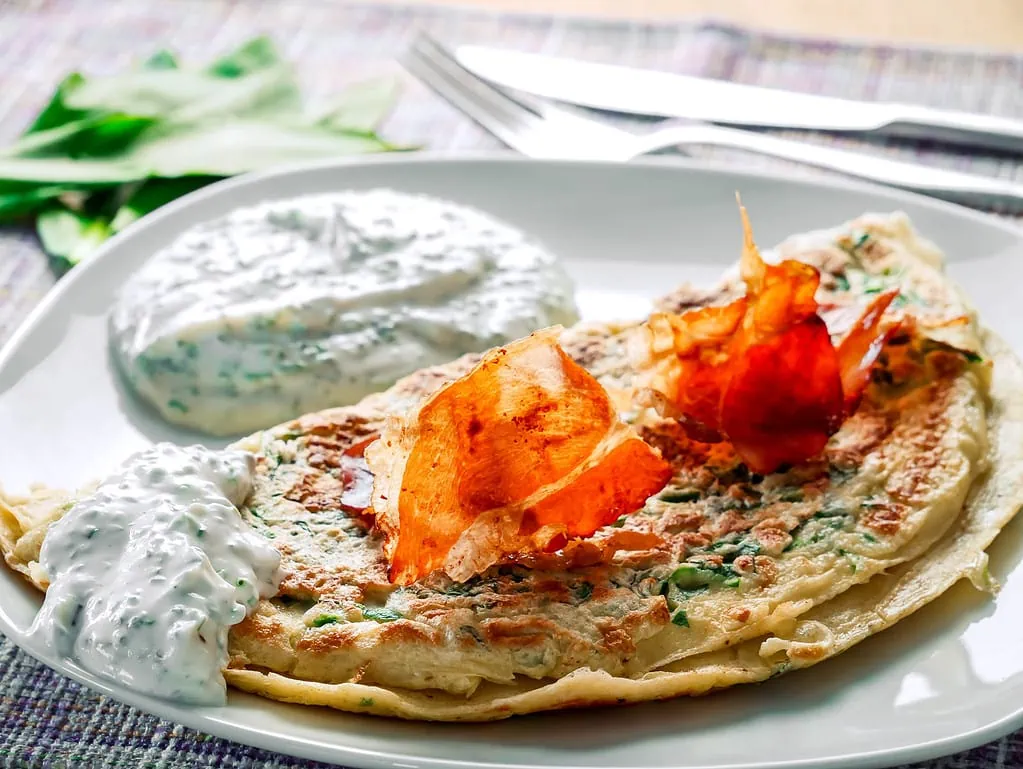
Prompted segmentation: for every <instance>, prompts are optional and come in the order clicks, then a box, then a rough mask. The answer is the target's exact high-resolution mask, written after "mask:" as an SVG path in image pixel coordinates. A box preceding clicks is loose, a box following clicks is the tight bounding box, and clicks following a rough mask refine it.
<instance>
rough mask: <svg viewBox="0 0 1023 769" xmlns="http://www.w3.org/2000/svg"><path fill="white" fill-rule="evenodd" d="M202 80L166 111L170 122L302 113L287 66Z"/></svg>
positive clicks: (299, 95) (298, 93)
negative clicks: (193, 91) (180, 100)
mask: <svg viewBox="0 0 1023 769" xmlns="http://www.w3.org/2000/svg"><path fill="white" fill-rule="evenodd" d="M204 77H206V80H207V82H205V83H201V84H200V83H198V82H195V83H193V84H192V85H193V87H195V88H196V89H197V90H196V92H195V93H194V94H193V95H192V96H190V97H188V99H187V101H186V102H183V103H182V104H181V105H180V106H179V107H178V108H177V109H175V110H174V111H173V112H168V114H167V115H166V117H167V118H168V120H169V121H171V122H173V123H174V124H176V125H180V124H185V123H197V122H199V121H203V120H210V119H216V120H220V119H223V118H224V117H229V116H235V117H257V116H258V117H273V118H277V119H282V120H293V119H294V117H295V116H297V115H301V114H302V110H303V108H302V93H301V91H300V90H299V87H298V83H297V82H296V80H295V76H294V73H293V72H292V70H291V68H290V67H288V66H287V65H280V66H275V67H272V68H269V69H265V70H261V71H259V72H254V73H253V74H251V75H248V76H246V77H238V78H234V79H232V80H227V81H225V80H218V79H216V78H212V77H209V76H204ZM210 84H213V86H212V87H210ZM198 89H201V92H200V90H198Z"/></svg>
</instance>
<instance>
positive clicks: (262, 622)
mask: <svg viewBox="0 0 1023 769" xmlns="http://www.w3.org/2000/svg"><path fill="white" fill-rule="evenodd" d="M286 631H287V628H286V626H285V624H284V623H283V622H281V620H280V619H279V618H278V617H277V615H276V613H272V612H268V611H258V612H254V613H253V614H250V615H249V616H248V617H246V618H245V619H243V620H242V621H241V622H239V623H238V624H237V625H234V626H232V628H231V635H232V636H241V637H247V638H251V639H254V640H258V641H263V642H272V643H276V642H277V640H278V639H280V638H281V637H282V636H283V635H285V634H286Z"/></svg>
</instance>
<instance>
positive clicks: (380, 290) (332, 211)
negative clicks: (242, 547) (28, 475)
mask: <svg viewBox="0 0 1023 769" xmlns="http://www.w3.org/2000/svg"><path fill="white" fill-rule="evenodd" d="M576 320H578V313H577V310H576V306H575V301H574V298H573V288H572V284H571V281H570V280H569V278H568V276H567V275H566V273H565V272H564V270H563V269H562V267H561V265H560V264H559V263H558V261H557V259H556V258H555V257H554V256H553V255H551V254H550V253H548V252H546V251H545V250H543V249H542V248H540V247H539V246H538V245H536V244H535V243H533V242H532V241H531V240H530V239H528V238H527V237H526V236H525V235H524V234H523V233H522V232H520V231H518V230H516V229H514V228H512V227H510V226H508V225H506V224H503V223H501V222H499V221H497V220H495V219H493V218H491V217H490V216H487V215H486V214H483V213H480V212H478V211H475V210H472V209H469V208H466V207H464V206H460V205H455V204H453V203H448V202H445V201H441V200H436V199H433V198H428V197H423V196H418V195H408V194H403V193H398V192H393V191H389V190H373V191H369V192H342V193H336V194H330V195H318V196H310V197H303V198H297V199H292V200H284V201H276V202H269V203H265V204H262V205H258V206H253V207H249V208H242V209H238V210H236V211H234V212H233V213H231V214H229V215H227V216H224V217H222V218H220V219H216V220H214V221H211V222H208V223H205V224H202V225H199V226H197V227H194V228H193V229H191V230H189V231H187V232H185V233H184V234H183V235H181V236H180V237H179V238H177V239H176V240H175V241H174V242H172V243H171V244H170V245H169V246H167V247H166V248H164V249H163V250H161V251H159V252H158V253H157V254H155V255H154V256H153V257H152V258H151V259H150V260H149V261H148V262H147V263H146V264H145V265H144V266H143V267H142V269H141V270H140V271H139V272H138V273H137V274H136V275H135V276H133V277H132V279H130V280H129V281H128V283H127V284H126V285H125V286H124V288H123V290H122V292H121V294H120V297H119V300H118V302H117V305H116V307H115V309H114V311H113V313H112V314H111V318H110V333H111V340H112V347H113V350H114V354H115V356H116V358H117V359H118V361H119V363H120V366H121V369H122V370H123V371H124V373H125V374H126V376H127V379H128V381H129V382H130V384H131V385H132V387H133V388H134V389H135V390H136V392H138V393H139V394H140V395H141V396H142V397H143V398H144V399H145V400H147V401H149V402H150V403H151V404H153V405H154V406H155V407H156V408H157V409H158V410H159V411H160V413H161V414H162V415H163V416H164V418H166V419H167V420H168V421H170V422H174V423H176V424H181V425H185V426H189V427H193V428H196V429H199V430H202V431H204V432H207V433H212V434H216V435H230V434H235V433H240V432H250V431H253V430H256V429H260V428H264V427H268V426H270V425H273V424H276V423H279V422H283V421H286V420H287V419H291V418H293V417H295V416H298V415H300V414H303V413H306V412H309V411H315V410H319V409H323V408H327V407H330V406H339V405H345V404H349V403H353V402H355V401H357V400H359V399H360V398H362V397H364V396H365V395H368V394H369V393H372V392H377V391H379V390H381V389H384V388H386V387H389V386H390V385H391V384H393V383H394V382H395V381H396V380H397V379H399V378H400V377H402V376H404V375H406V374H409V373H411V372H413V371H415V370H417V369H419V368H423V367H424V366H430V365H436V364H439V363H444V362H447V361H449V360H452V359H454V358H456V357H458V356H459V355H461V354H463V353H466V352H478V351H482V350H485V349H488V348H490V347H493V346H496V345H500V344H504V343H506V342H508V341H510V340H512V339H517V338H519V337H522V336H526V335H527V334H529V333H530V332H532V331H535V330H536V329H537V328H540V327H543V326H549V325H554V324H565V325H570V324H572V323H574V322H575V321H576Z"/></svg>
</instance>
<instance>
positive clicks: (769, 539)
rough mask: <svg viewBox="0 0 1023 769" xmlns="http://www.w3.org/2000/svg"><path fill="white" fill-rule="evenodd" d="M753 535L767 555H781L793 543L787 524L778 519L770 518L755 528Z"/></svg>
mask: <svg viewBox="0 0 1023 769" xmlns="http://www.w3.org/2000/svg"><path fill="white" fill-rule="evenodd" d="M753 533H754V534H755V535H756V537H757V540H759V542H760V545H761V549H762V551H763V552H764V554H765V555H774V556H778V555H781V553H782V551H783V550H784V549H785V548H786V547H788V546H789V543H790V542H792V537H791V536H790V535H789V533H788V531H786V526H785V523H784V522H783V521H781V520H779V519H777V518H768V519H767V520H764V521H761V522H760V523H758V524H757V525H756V526H754V527H753Z"/></svg>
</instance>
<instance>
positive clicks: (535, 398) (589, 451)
mask: <svg viewBox="0 0 1023 769" xmlns="http://www.w3.org/2000/svg"><path fill="white" fill-rule="evenodd" d="M557 337H558V330H557V329H547V330H544V331H540V332H537V333H535V334H533V335H532V336H529V337H527V338H525V339H521V340H519V341H516V342H513V343H511V344H509V345H507V346H506V347H503V348H501V349H498V350H495V351H492V352H490V353H488V354H487V355H485V356H484V357H483V359H482V360H481V361H480V363H479V364H478V365H477V366H476V368H474V369H473V370H472V371H471V372H469V373H468V374H467V375H465V376H464V377H462V378H461V379H458V380H456V381H454V382H451V383H450V384H448V385H446V386H445V387H443V388H441V389H440V390H439V391H437V392H436V393H434V394H433V395H432V396H431V397H430V398H428V399H427V400H426V401H425V402H424V403H422V404H421V405H420V406H419V407H418V408H416V409H415V410H413V412H412V413H410V414H409V415H407V416H406V417H391V418H390V419H389V420H388V422H387V424H386V426H385V428H384V430H383V432H382V433H381V437H380V440H379V441H378V442H376V443H374V444H373V445H371V446H370V447H369V448H368V449H367V451H366V458H367V460H368V462H369V467H370V470H371V471H372V472H373V473H374V475H375V476H376V482H375V484H374V493H373V508H374V510H375V512H376V516H377V520H376V522H377V526H378V528H379V529H380V530H381V531H382V532H383V534H384V538H385V544H384V551H385V554H386V555H387V557H388V560H389V561H390V576H391V580H392V581H394V582H397V583H400V584H409V583H411V582H414V581H415V580H416V579H419V578H422V577H425V576H426V575H428V574H430V573H432V572H433V571H436V570H438V569H440V570H443V571H444V572H446V573H447V575H448V576H449V577H451V578H452V579H454V580H459V581H461V580H465V579H468V578H469V577H471V576H472V575H474V574H478V573H480V572H482V571H483V570H484V569H486V568H487V567H489V566H491V565H493V564H495V563H497V562H498V561H500V560H501V559H502V558H505V557H506V556H509V555H512V554H522V553H529V552H539V551H545V550H546V551H551V550H556V549H557V548H559V547H561V546H562V545H564V544H565V543H566V542H568V540H570V539H572V538H575V537H586V536H589V535H590V534H592V533H593V532H595V531H596V530H597V529H599V528H601V527H602V526H606V525H608V524H610V523H613V522H614V521H615V520H616V519H617V518H618V517H619V516H621V515H623V514H625V513H631V512H634V511H636V510H637V509H639V508H640V507H642V506H643V504H644V502H645V501H646V499H647V498H648V497H649V496H650V495H652V494H654V493H656V492H657V491H659V490H660V489H661V488H663V487H664V484H665V483H667V481H668V479H669V478H670V477H671V468H670V466H669V465H668V464H667V463H666V462H665V461H664V460H663V459H661V457H660V455H659V454H658V453H657V452H656V450H655V449H653V448H651V447H650V446H648V445H647V444H646V443H645V442H644V441H643V440H642V439H641V438H639V436H638V435H637V434H636V433H635V432H634V431H633V430H632V428H631V427H629V426H628V425H626V424H624V423H623V422H621V421H620V420H619V419H618V415H617V411H616V410H615V408H614V406H613V404H612V402H611V399H610V398H609V396H608V394H607V393H606V392H605V391H604V389H603V388H602V387H601V386H600V384H599V383H598V382H597V380H596V379H594V378H593V377H592V376H591V375H590V374H589V373H587V372H586V371H585V370H584V369H583V368H582V367H580V366H579V365H578V364H576V363H575V362H574V361H572V359H571V358H569V357H568V356H567V355H566V354H565V352H564V351H563V350H562V349H561V347H560V346H559V345H558V343H557Z"/></svg>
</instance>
